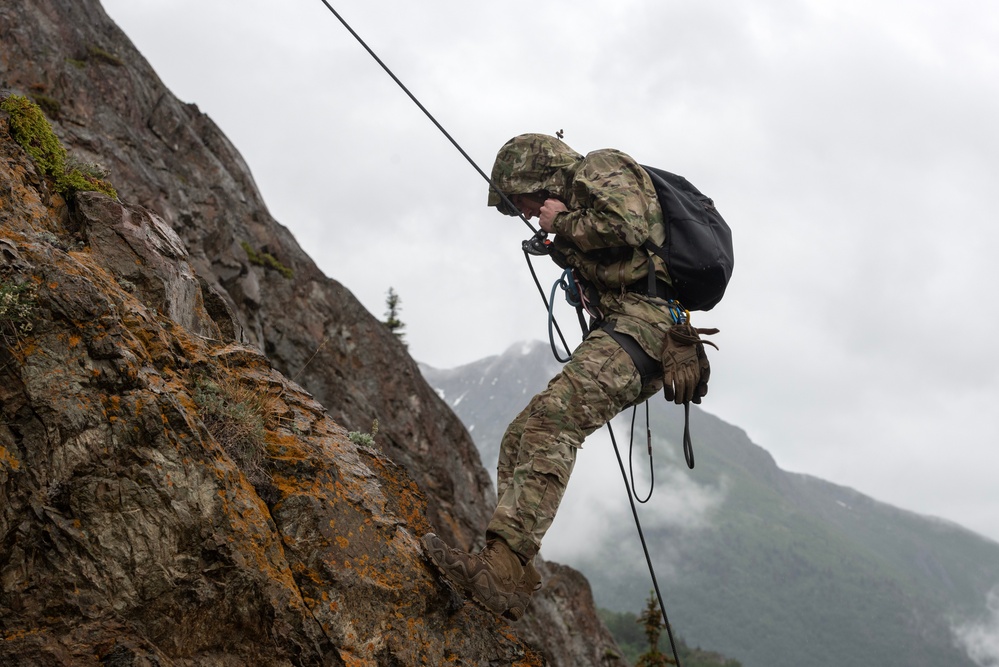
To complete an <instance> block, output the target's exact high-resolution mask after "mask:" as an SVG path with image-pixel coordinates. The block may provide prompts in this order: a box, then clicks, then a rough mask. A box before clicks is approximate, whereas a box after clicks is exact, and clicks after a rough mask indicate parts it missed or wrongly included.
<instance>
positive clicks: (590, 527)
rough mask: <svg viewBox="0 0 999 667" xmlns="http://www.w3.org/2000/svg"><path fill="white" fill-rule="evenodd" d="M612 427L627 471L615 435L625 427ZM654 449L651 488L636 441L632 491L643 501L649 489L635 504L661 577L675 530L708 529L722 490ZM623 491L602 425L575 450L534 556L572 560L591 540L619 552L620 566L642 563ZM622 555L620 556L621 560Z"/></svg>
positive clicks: (590, 548) (588, 550) (624, 452)
mask: <svg viewBox="0 0 999 667" xmlns="http://www.w3.org/2000/svg"><path fill="white" fill-rule="evenodd" d="M614 427H615V431H616V432H617V433H618V434H619V435H618V440H619V441H618V447H619V448H620V449H621V456H622V459H624V465H625V469H626V470H627V469H628V461H627V456H628V445H627V435H622V434H627V433H628V425H627V423H625V421H623V420H621V419H617V420H615V421H614ZM622 439H623V440H624V442H622V441H621V440H622ZM655 453H656V457H657V458H656V460H655V461H654V463H653V465H654V468H655V471H656V472H655V485H654V487H651V486H650V481H651V480H650V477H649V474H648V472H649V460H648V457H647V455H646V453H645V448H644V445H643V446H642V447H637V448H636V450H635V454H634V460H633V463H634V475H635V480H634V484H635V487H636V491H635V492H636V493H637V495H638V497H639V498H643V499H644V498H645V497H646V496H648V494H649V490H650V488H651V489H652V497H651V499H650V500H649V502H647V503H644V504H639V503H637V501H636V505H637V507H638V513H639V517H640V519H641V522H642V528H643V530H644V531H645V536H646V539H647V540H648V541H649V548H650V550H651V551H652V552H653V553H654V554H655V556H654V558H655V560H656V561H657V568H662V572H661V574H663V575H664V576H668V575H669V570H670V569H671V566H670V563H672V562H673V561H674V558H676V557H677V555H676V554H675V553H672V550H673V548H674V547H675V544H676V540H675V536H676V534H677V533H679V532H686V533H689V532H691V531H697V530H701V529H704V528H708V527H709V526H710V525H711V521H712V517H713V516H714V512H715V510H716V509H717V508H718V507H719V506H721V504H722V502H724V500H725V496H726V494H727V489H726V486H725V484H724V481H722V483H721V484H720V485H718V486H714V485H712V486H706V485H701V484H698V483H697V482H695V481H693V480H692V479H691V478H690V477H689V475H686V474H685V470H686V469H685V468H684V469H681V468H680V467H679V466H680V465H682V462H678V461H675V460H670V458H671V457H670V456H669V455H668V454H666V453H665V452H664V451H663V449H662V448H661V447H656V450H655ZM628 492H629V491H628V490H626V489H625V486H624V479H623V477H622V475H621V468H620V465H619V464H618V460H617V457H616V456H615V454H614V448H613V446H612V444H611V441H610V438H609V437H608V435H607V431H606V429H603V430H601V431H599V432H597V433H594V434H593V435H591V436H590V437H589V438H587V440H586V443H585V445H584V446H583V448H582V449H581V450H579V454H578V456H577V459H576V467H575V469H574V471H573V474H572V478H571V479H570V481H569V487H568V489H567V490H566V494H565V497H564V498H563V499H562V504H561V506H560V507H559V511H558V515H557V516H556V518H555V521H554V523H553V524H552V528H551V530H550V531H549V532H548V534H547V535H546V537H545V542H544V546H543V548H542V552H541V553H542V556H544V557H545V558H547V559H550V560H555V561H559V562H562V563H567V564H569V565H573V564H574V563H576V562H578V561H579V559H580V558H581V557H583V556H588V555H592V554H593V553H594V551H595V549H594V547H595V545H601V546H605V545H609V544H613V545H615V547H614V548H615V549H616V550H618V552H619V553H621V554H622V565H623V564H624V563H625V562H633V563H634V564H636V566H638V567H643V568H644V557H643V556H642V549H641V543H640V541H639V538H638V535H637V533H636V527H635V523H634V521H633V520H632V518H631V516H632V515H631V509H630V507H629V504H628V495H627V494H628ZM657 535H658V537H657ZM632 552H633V553H632ZM625 554H627V555H628V556H627V557H624V556H625ZM632 556H633V557H632Z"/></svg>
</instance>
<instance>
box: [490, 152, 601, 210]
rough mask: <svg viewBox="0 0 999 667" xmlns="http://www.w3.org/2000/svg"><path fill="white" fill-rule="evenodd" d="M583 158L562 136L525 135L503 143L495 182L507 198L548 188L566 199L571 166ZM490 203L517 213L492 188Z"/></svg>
mask: <svg viewBox="0 0 999 667" xmlns="http://www.w3.org/2000/svg"><path fill="white" fill-rule="evenodd" d="M582 159H583V156H582V155H580V154H579V153H577V152H576V151H574V150H572V149H571V148H569V147H568V146H566V145H565V144H564V143H562V142H561V141H560V140H559V139H556V138H555V137H551V136H548V135H547V134H521V135H519V136H516V137H514V138H513V139H511V140H510V141H508V142H506V143H505V144H503V147H502V148H500V150H499V153H497V154H496V161H495V162H494V163H493V173H492V177H491V178H492V182H493V184H495V185H496V187H498V188H499V189H500V190H501V191H502V192H503V194H505V195H506V196H507V197H510V196H512V195H516V194H528V193H532V192H537V191H539V190H547V191H548V192H550V193H551V194H553V195H555V196H557V197H562V198H565V196H566V192H565V189H566V185H567V183H568V175H569V171H570V169H571V167H572V166H573V165H575V164H576V163H577V162H579V161H580V160H582ZM487 204H488V205H489V206H495V207H496V208H497V210H499V212H500V213H503V214H505V215H517V212H516V211H511V210H509V209H508V207H507V206H505V205H504V203H503V201H502V200H501V199H500V196H499V194H497V193H496V191H495V190H494V189H493V188H492V187H490V188H489V200H488V202H487Z"/></svg>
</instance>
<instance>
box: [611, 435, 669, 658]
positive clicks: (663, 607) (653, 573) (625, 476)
mask: <svg viewBox="0 0 999 667" xmlns="http://www.w3.org/2000/svg"><path fill="white" fill-rule="evenodd" d="M607 430H608V431H609V432H610V438H611V444H612V445H614V455H615V456H616V457H617V464H618V466H619V467H620V468H621V477H622V478H623V479H624V486H625V487H626V488H627V490H628V504H629V505H631V514H632V516H634V517H635V526H637V527H638V538H639V539H640V540H641V541H642V551H644V552H645V562H646V563H648V565H649V574H650V575H651V576H652V587H653V588H654V589H655V591H656V599H658V600H659V611H661V612H662V614H663V623H665V624H666V635H667V636H668V637H669V645H670V648H671V649H672V650H673V659H674V660H676V667H681V665H680V656H679V655H678V654H677V652H676V643H675V642H674V641H673V629H672V628H671V627H670V624H669V619H668V618H667V617H666V605H665V604H663V595H662V593H660V592H659V582H658V581H656V569H655V567H653V565H652V557H651V556H650V555H649V547H648V545H646V543H645V533H644V532H643V531H642V522H641V521H640V520H639V519H638V508H636V507H635V501H634V499H632V492H631V486H630V485H629V484H628V473H626V472H625V471H624V461H622V460H621V452H620V451H618V448H617V439H616V438H615V437H614V429H613V428H611V423H610V422H607Z"/></svg>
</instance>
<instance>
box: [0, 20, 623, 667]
mask: <svg viewBox="0 0 999 667" xmlns="http://www.w3.org/2000/svg"><path fill="white" fill-rule="evenodd" d="M0 99H2V100H3V102H4V109H5V110H4V111H3V112H0V664H5V665H6V664H17V665H97V664H103V665H112V664H113V665H132V664H134V665H143V664H146V665H148V664H158V665H164V666H167V665H207V666H213V665H220V666H221V665H232V664H259V665H352V666H353V665H376V664H377V665H415V664H435V665H436V664H452V665H462V664H476V665H478V664H503V665H507V664H522V665H541V664H550V665H564V666H566V667H569V666H572V665H588V664H604V662H605V660H606V659H607V656H608V655H611V654H613V653H615V652H616V650H617V648H616V646H615V644H614V642H613V639H612V638H611V637H610V635H609V634H608V632H607V630H606V627H605V626H604V625H603V623H602V622H601V621H600V618H599V617H598V615H597V613H596V609H595V607H594V605H593V601H592V597H591V595H590V589H589V586H588V584H587V582H586V580H585V579H584V578H583V577H582V576H581V575H580V574H579V573H578V572H576V571H575V570H573V569H571V568H569V567H565V566H559V565H557V564H554V563H542V564H541V565H540V567H539V569H541V570H542V574H543V576H544V577H545V579H546V580H547V582H548V585H547V586H546V588H545V590H544V591H542V592H541V593H540V594H539V595H538V596H537V599H536V601H535V603H534V604H532V606H531V609H530V611H529V614H528V616H527V617H525V618H524V619H523V620H521V621H520V622H519V623H517V624H516V625H513V626H511V625H510V624H507V623H505V622H502V621H499V620H497V619H495V618H493V617H491V616H489V615H486V614H484V613H483V612H481V611H479V610H478V609H477V608H476V607H475V606H474V605H472V604H462V602H461V600H458V599H456V598H455V597H454V596H453V595H452V594H450V593H449V591H448V589H447V588H445V587H442V585H441V583H440V581H439V580H438V578H437V576H436V574H435V572H434V571H433V570H432V569H431V568H430V567H429V566H428V565H427V564H426V562H425V560H424V559H423V558H422V555H421V553H420V549H419V546H418V542H417V538H418V537H419V536H420V535H421V534H422V533H423V532H424V531H427V530H431V529H433V530H435V531H436V532H438V533H440V534H442V535H443V536H445V537H446V538H447V539H448V540H450V541H451V542H452V543H456V544H460V545H463V546H464V547H466V548H472V547H474V546H475V545H476V544H478V543H479V542H480V541H481V539H482V535H481V532H482V529H483V527H484V525H485V523H486V520H487V519H488V517H489V514H490V512H491V508H492V505H493V503H494V502H495V498H494V492H493V490H492V487H491V485H490V483H489V477H488V473H486V472H485V470H484V469H483V468H482V466H481V464H480V460H479V455H478V452H477V451H476V448H475V446H474V443H473V442H472V440H471V438H470V437H469V435H468V433H467V431H466V429H465V428H464V426H463V425H462V424H461V422H460V421H459V420H458V419H457V417H456V416H455V415H454V414H453V412H452V411H451V410H450V409H449V408H448V407H447V405H446V404H445V403H444V402H443V401H441V400H440V399H439V398H438V396H437V395H436V394H435V393H434V391H433V390H432V389H431V388H430V387H429V386H428V385H427V383H426V382H425V380H424V379H423V377H422V376H421V374H420V372H419V370H418V368H417V365H416V363H415V362H414V361H413V360H412V358H411V357H410V356H409V355H408V353H407V352H406V350H405V348H404V347H403V346H402V345H401V344H400V343H399V342H398V341H397V340H396V338H395V337H394V336H393V335H392V334H391V332H389V331H388V330H387V328H386V327H385V326H383V325H382V323H381V322H379V321H378V320H377V319H376V318H375V317H373V316H372V315H371V314H370V313H368V312H367V311H366V310H365V309H364V308H363V307H362V306H361V305H360V304H359V303H358V302H357V300H356V299H355V298H354V297H353V295H352V294H351V293H350V292H349V290H348V289H346V288H345V287H344V286H343V285H342V284H340V283H339V282H337V281H335V280H333V279H331V278H329V277H327V276H325V275H323V274H322V272H321V271H319V269H318V268H317V267H316V265H315V264H314V263H313V262H312V260H311V259H310V258H309V257H308V255H307V254H306V253H305V252H304V251H303V250H302V249H301V247H300V246H299V245H298V243H297V242H296V241H295V239H294V237H293V236H292V235H291V234H290V233H289V231H288V230H287V229H286V228H285V227H283V226H282V225H281V224H279V223H278V222H277V221H276V220H274V219H273V218H272V217H271V215H270V214H269V213H268V211H267V208H266V206H265V204H264V202H263V200H262V198H261V196H260V193H259V192H258V190H257V189H256V186H255V184H254V181H253V177H252V174H251V173H250V170H249V168H248V167H247V165H246V164H245V163H244V161H243V159H242V157H241V156H240V154H239V152H238V151H237V150H236V148H235V147H234V146H233V145H232V144H231V143H230V142H229V141H228V139H227V138H226V136H225V134H224V133H223V132H222V131H221V130H220V129H219V128H218V127H217V126H216V125H215V124H214V123H213V122H212V121H211V119H210V118H208V117H207V116H206V115H204V114H203V113H201V112H200V111H199V110H198V108H197V107H196V106H195V105H193V104H185V103H182V102H180V101H179V100H178V99H177V98H176V97H174V96H173V95H172V94H171V93H170V91H169V90H167V89H166V87H165V86H164V85H163V83H162V82H161V81H160V79H159V78H158V77H157V76H156V73H155V72H154V71H153V70H152V69H151V68H150V66H149V64H148V63H147V62H146V61H145V60H144V59H143V58H142V56H141V54H139V53H138V51H137V50H136V49H135V47H134V46H133V45H132V44H131V42H130V41H129V40H128V38H127V37H126V36H125V35H124V34H123V33H122V32H121V31H120V30H119V29H118V27H117V26H116V25H115V24H114V23H113V22H112V21H111V20H110V19H109V18H108V17H107V15H106V14H105V13H104V11H103V9H102V8H101V6H100V4H99V2H97V0H77V1H74V2H69V1H66V0H27V1H25V2H14V3H2V4H0ZM20 100H24V101H25V102H28V101H30V102H31V104H29V105H20V103H19V102H18V101H20ZM18 109H20V111H19V110H18ZM24 109H34V110H36V111H37V110H43V111H44V116H45V118H43V121H44V122H31V123H28V124H26V125H24V124H23V123H22V122H21V121H23V120H24V118H25V116H23V115H20V114H21V113H22V112H23V111H24ZM49 130H52V131H54V135H52V136H50V135H48V134H46V132H48V131H49ZM63 151H65V152H63ZM345 157H346V158H349V156H345ZM94 189H101V190H103V191H104V192H103V193H102V192H94V191H90V190H94ZM332 224H335V221H332ZM345 224H346V223H345Z"/></svg>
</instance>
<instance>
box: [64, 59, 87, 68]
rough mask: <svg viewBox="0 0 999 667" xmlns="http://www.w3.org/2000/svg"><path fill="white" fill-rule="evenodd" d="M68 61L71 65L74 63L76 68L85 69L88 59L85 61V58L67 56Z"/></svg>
mask: <svg viewBox="0 0 999 667" xmlns="http://www.w3.org/2000/svg"><path fill="white" fill-rule="evenodd" d="M66 62H68V63H69V64H70V65H72V66H73V67H75V68H76V69H83V68H84V67H86V66H87V63H86V61H84V60H77V59H76V58H66Z"/></svg>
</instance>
